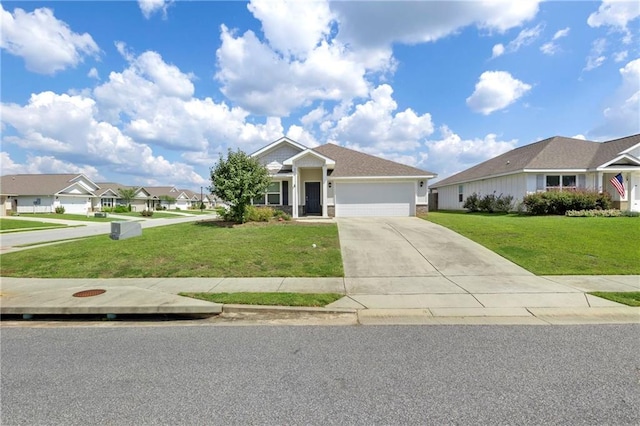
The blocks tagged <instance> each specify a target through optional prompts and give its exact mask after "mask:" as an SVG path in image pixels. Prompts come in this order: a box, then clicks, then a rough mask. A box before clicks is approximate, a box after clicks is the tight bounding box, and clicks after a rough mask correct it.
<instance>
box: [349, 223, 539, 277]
mask: <svg viewBox="0 0 640 426" xmlns="http://www.w3.org/2000/svg"><path fill="white" fill-rule="evenodd" d="M336 221H337V222H338V228H339V232H340V246H341V249H342V258H343V262H344V272H345V277H358V278H363V277H428V276H442V275H445V276H455V275H474V276H477V275H498V274H499V275H503V276H504V275H512V276H522V275H532V274H531V273H530V272H528V271H527V270H525V269H523V268H521V267H519V266H518V265H516V264H514V263H512V262H510V261H508V260H506V259H505V258H503V257H501V256H499V255H497V254H495V253H494V252H492V251H490V250H488V249H486V248H484V247H482V246H481V245H479V244H477V243H475V242H473V241H471V240H469V239H468V238H465V237H463V236H461V235H459V234H456V233H455V232H453V231H450V230H448V229H447V228H444V227H442V226H440V225H436V224H433V223H431V222H427V221H426V220H422V219H418V218H416V217H398V218H395V217H393V218H392V217H388V218H386V217H385V218H338V219H336Z"/></svg>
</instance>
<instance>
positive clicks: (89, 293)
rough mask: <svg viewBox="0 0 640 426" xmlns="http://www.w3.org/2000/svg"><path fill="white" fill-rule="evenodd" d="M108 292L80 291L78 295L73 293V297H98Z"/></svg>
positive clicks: (96, 290)
mask: <svg viewBox="0 0 640 426" xmlns="http://www.w3.org/2000/svg"><path fill="white" fill-rule="evenodd" d="M106 291H107V290H102V289H95V290H83V291H79V292H77V293H73V297H91V296H97V295H99V294H102V293H104V292H106Z"/></svg>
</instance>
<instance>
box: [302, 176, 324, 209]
mask: <svg viewBox="0 0 640 426" xmlns="http://www.w3.org/2000/svg"><path fill="white" fill-rule="evenodd" d="M304 193H305V202H304V211H305V213H306V214H321V213H322V206H321V205H320V182H305V183H304Z"/></svg>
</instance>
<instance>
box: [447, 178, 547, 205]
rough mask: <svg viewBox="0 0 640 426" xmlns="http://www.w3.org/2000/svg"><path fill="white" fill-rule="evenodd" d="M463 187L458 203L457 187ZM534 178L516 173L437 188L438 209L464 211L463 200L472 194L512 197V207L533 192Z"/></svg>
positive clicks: (534, 186)
mask: <svg viewBox="0 0 640 426" xmlns="http://www.w3.org/2000/svg"><path fill="white" fill-rule="evenodd" d="M459 185H462V186H463V191H462V201H459V197H458V194H459V193H458V186H459ZM535 188H536V176H535V174H534V175H529V176H526V174H525V173H518V174H514V175H508V176H500V177H496V178H489V179H483V180H479V181H472V182H465V183H462V184H454V185H447V186H443V187H439V188H438V209H439V210H464V208H463V207H462V206H463V205H464V200H466V199H467V197H468V196H469V195H471V194H473V193H474V192H475V193H476V194H478V195H480V196H483V195H487V194H495V195H496V196H498V195H500V194H502V195H504V196H507V195H512V196H513V197H514V205H515V204H517V203H519V202H521V201H522V197H523V196H524V195H525V194H526V193H527V192H535Z"/></svg>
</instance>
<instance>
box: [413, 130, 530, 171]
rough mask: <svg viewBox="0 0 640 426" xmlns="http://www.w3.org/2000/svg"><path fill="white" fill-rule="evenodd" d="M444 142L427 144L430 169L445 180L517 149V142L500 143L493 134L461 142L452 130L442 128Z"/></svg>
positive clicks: (441, 133) (515, 140)
mask: <svg viewBox="0 0 640 426" xmlns="http://www.w3.org/2000/svg"><path fill="white" fill-rule="evenodd" d="M439 130H440V136H441V139H438V140H429V141H426V143H425V147H426V149H427V156H426V157H427V158H428V160H429V161H428V167H429V170H432V171H434V172H436V173H438V179H444V178H446V177H448V176H451V175H453V174H455V173H458V172H460V171H462V170H465V169H467V168H469V167H471V166H474V165H476V164H478V163H481V162H483V161H485V160H488V159H490V158H493V157H496V156H498V155H500V154H503V153H505V152H507V151H510V150H512V149H514V148H515V147H516V144H517V142H518V141H517V139H512V140H510V141H501V140H498V136H497V135H495V134H493V133H490V134H488V135H486V136H485V137H484V138H474V139H462V138H461V137H460V136H459V135H457V134H455V133H454V132H453V131H452V130H451V129H449V127H447V126H446V125H443V126H441V127H440V129H439Z"/></svg>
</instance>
